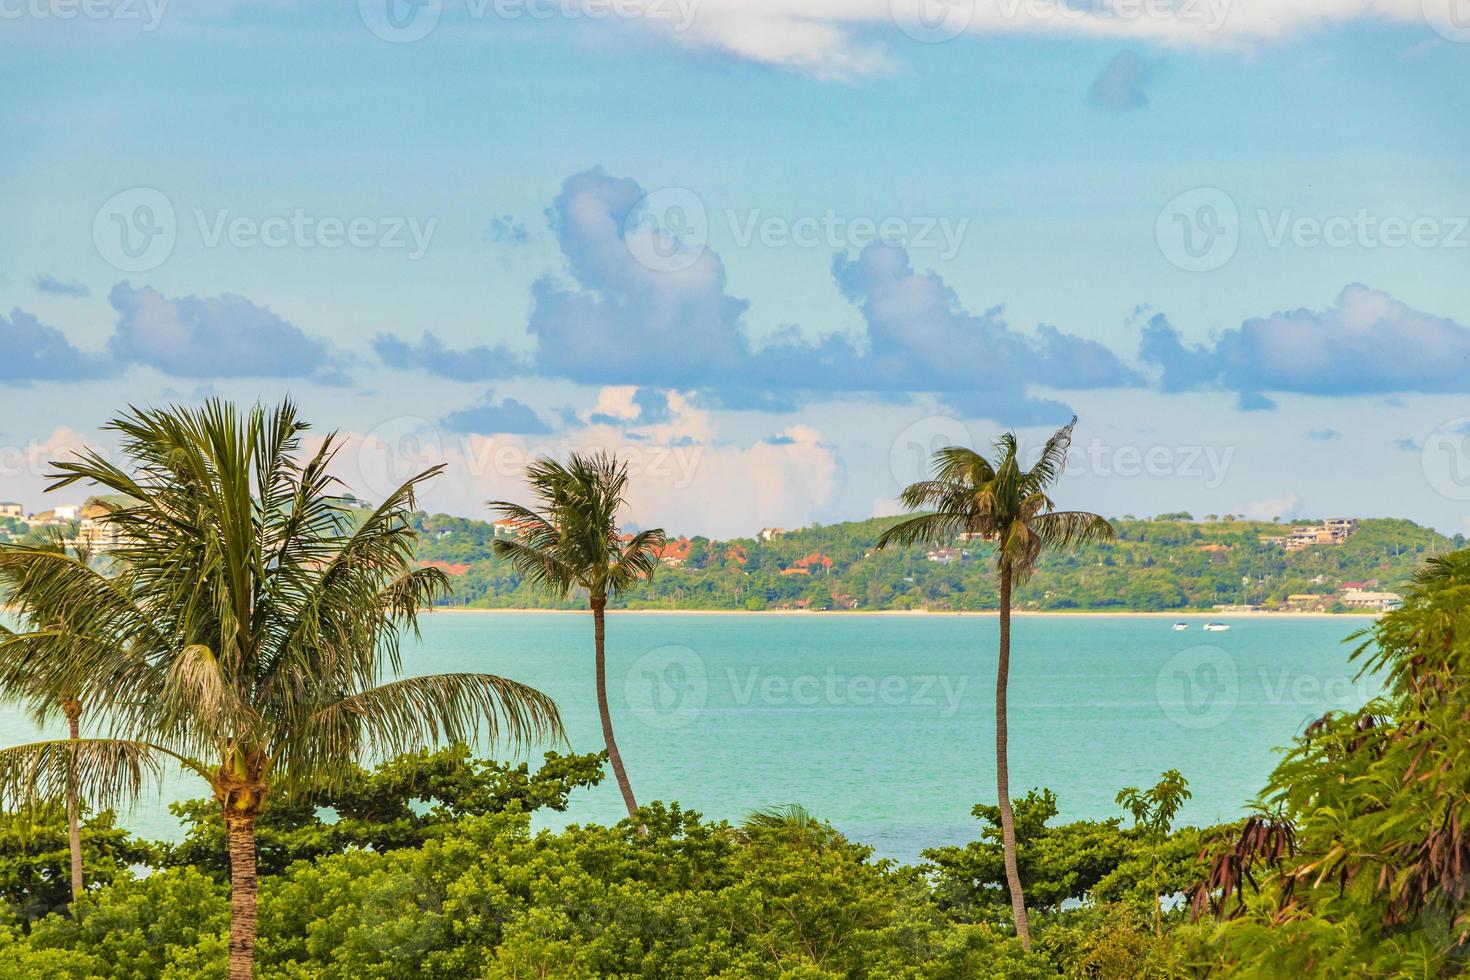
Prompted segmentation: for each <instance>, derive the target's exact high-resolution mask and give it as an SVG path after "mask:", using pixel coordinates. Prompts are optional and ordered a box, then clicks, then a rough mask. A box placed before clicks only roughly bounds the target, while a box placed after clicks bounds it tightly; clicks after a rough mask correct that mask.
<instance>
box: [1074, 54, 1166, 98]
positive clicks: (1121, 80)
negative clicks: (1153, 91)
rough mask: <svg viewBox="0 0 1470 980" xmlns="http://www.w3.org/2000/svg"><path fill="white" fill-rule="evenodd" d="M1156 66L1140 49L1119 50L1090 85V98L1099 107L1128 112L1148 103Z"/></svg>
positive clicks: (1088, 89)
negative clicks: (1149, 88)
mask: <svg viewBox="0 0 1470 980" xmlns="http://www.w3.org/2000/svg"><path fill="white" fill-rule="evenodd" d="M1153 73H1154V66H1153V64H1152V63H1150V62H1149V61H1147V60H1146V59H1144V58H1143V56H1142V55H1140V54H1138V52H1136V51H1119V52H1118V53H1117V54H1116V55H1114V56H1113V60H1112V61H1109V62H1108V63H1107V66H1106V67H1105V68H1103V70H1102V71H1101V72H1099V73H1098V76H1097V77H1096V78H1094V79H1093V80H1092V84H1091V85H1089V86H1088V88H1087V101H1088V102H1089V103H1090V104H1092V105H1094V106H1097V107H1098V108H1099V109H1111V110H1113V111H1114V112H1128V111H1130V110H1132V109H1142V108H1143V107H1144V106H1146V105H1148V93H1147V92H1146V91H1145V88H1146V87H1147V86H1148V83H1149V82H1150V81H1152V79H1153Z"/></svg>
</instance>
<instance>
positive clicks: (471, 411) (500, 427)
mask: <svg viewBox="0 0 1470 980" xmlns="http://www.w3.org/2000/svg"><path fill="white" fill-rule="evenodd" d="M443 424H444V427H445V428H447V429H448V430H449V431H451V432H478V433H482V434H484V435H495V434H497V433H509V434H515V435H543V434H545V433H547V432H550V431H551V427H550V426H548V425H547V424H546V423H545V422H543V421H542V420H541V417H540V416H539V415H537V414H536V412H535V410H534V409H532V408H531V406H529V405H527V404H526V403H525V402H522V401H517V400H516V399H514V398H506V399H504V400H502V401H500V402H496V401H495V400H494V395H493V393H492V392H488V391H487V392H485V396H484V398H482V399H481V400H480V403H479V404H477V405H472V406H470V407H469V408H463V409H460V410H459V411H456V412H450V413H449V414H448V415H446V416H445V417H444V419H443Z"/></svg>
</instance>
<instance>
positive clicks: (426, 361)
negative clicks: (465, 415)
mask: <svg viewBox="0 0 1470 980" xmlns="http://www.w3.org/2000/svg"><path fill="white" fill-rule="evenodd" d="M373 350H374V351H375V352H376V353H377V355H378V359H379V360H381V361H382V362H383V363H384V364H386V365H387V366H388V367H395V368H421V369H423V370H425V371H428V372H429V373H430V374H437V375H439V376H440V377H444V378H451V379H453V380H455V381H489V380H491V379H493V378H507V377H510V376H512V375H515V374H522V373H524V372H525V370H526V367H527V366H526V364H525V362H524V359H523V358H521V356H520V355H519V354H517V353H516V352H515V351H513V350H511V349H510V348H509V347H507V346H506V345H505V344H496V345H495V346H493V347H490V346H484V345H481V346H478V347H471V348H468V349H463V350H452V349H449V348H446V347H445V346H444V344H443V342H442V341H440V339H439V338H438V337H436V336H435V335H434V334H432V333H429V332H427V331H425V333H424V335H423V336H422V337H421V338H420V339H419V342H418V343H417V344H410V343H408V342H406V341H404V340H401V339H399V338H398V337H396V336H394V335H393V334H380V335H379V336H377V337H376V338H374V339H373Z"/></svg>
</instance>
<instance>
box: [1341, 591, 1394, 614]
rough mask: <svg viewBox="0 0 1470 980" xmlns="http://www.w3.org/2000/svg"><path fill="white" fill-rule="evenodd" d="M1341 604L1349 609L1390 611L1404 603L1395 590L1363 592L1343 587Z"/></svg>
mask: <svg viewBox="0 0 1470 980" xmlns="http://www.w3.org/2000/svg"><path fill="white" fill-rule="evenodd" d="M1341 601H1342V604H1343V605H1344V606H1347V607H1348V608H1349V609H1364V610H1376V611H1380V612H1392V611H1393V610H1395V609H1397V608H1399V607H1400V606H1402V605H1403V604H1404V600H1403V597H1401V596H1400V595H1399V594H1398V593H1396V592H1365V591H1363V590H1361V589H1344V590H1343V593H1342V597H1341Z"/></svg>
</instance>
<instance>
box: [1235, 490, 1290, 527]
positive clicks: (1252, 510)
mask: <svg viewBox="0 0 1470 980" xmlns="http://www.w3.org/2000/svg"><path fill="white" fill-rule="evenodd" d="M1298 502H1299V501H1298V498H1297V495H1296V494H1294V493H1288V494H1286V495H1285V496H1284V497H1272V498H1269V499H1266V500H1253V501H1251V502H1250V503H1249V504H1246V506H1245V511H1244V513H1245V516H1246V517H1249V518H1250V519H1251V520H1253V521H1269V520H1270V519H1271V518H1273V517H1281V518H1288V517H1292V516H1294V515H1295V514H1296V505H1297V503H1298Z"/></svg>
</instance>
